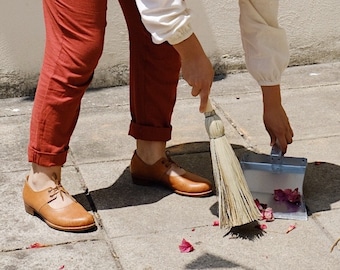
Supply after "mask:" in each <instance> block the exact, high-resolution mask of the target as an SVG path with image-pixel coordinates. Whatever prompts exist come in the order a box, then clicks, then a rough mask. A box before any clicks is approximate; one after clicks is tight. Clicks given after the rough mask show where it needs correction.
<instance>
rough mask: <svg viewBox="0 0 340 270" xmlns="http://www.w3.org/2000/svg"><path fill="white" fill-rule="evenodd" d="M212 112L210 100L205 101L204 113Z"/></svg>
mask: <svg viewBox="0 0 340 270" xmlns="http://www.w3.org/2000/svg"><path fill="white" fill-rule="evenodd" d="M213 110H214V108H213V106H212V105H211V102H210V98H208V101H207V107H206V108H205V112H206V113H207V112H212V111H213Z"/></svg>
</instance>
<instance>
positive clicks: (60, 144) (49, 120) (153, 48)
mask: <svg viewBox="0 0 340 270" xmlns="http://www.w3.org/2000/svg"><path fill="white" fill-rule="evenodd" d="M119 2H120V4H121V7H122V10H123V13H124V16H125V19H126V22H127V26H128V31H129V39H130V110H131V117H132V120H131V124H130V130H129V134H130V135H131V136H133V137H134V138H136V139H142V140H150V141H167V140H170V138H171V124H170V122H171V116H172V112H173V107H174V104H175V100H176V88H177V83H178V77H179V70H180V58H179V55H178V54H177V52H176V51H175V50H174V49H173V47H172V46H171V45H169V44H168V43H166V42H165V43H163V44H160V45H155V44H154V43H153V42H152V40H151V36H150V34H149V32H147V31H146V29H145V28H144V25H143V24H142V22H141V18H140V14H139V12H138V10H137V7H136V4H135V1H134V0H120V1H119ZM43 9H44V19H45V28H46V44H45V53H44V60H43V65H42V69H41V73H40V77H39V82H38V87H37V91H36V95H35V100H34V106H33V111H32V117H31V126H30V141H29V145H28V160H29V162H34V163H37V164H39V165H42V166H61V165H63V164H64V163H65V162H66V157H67V151H68V148H69V142H70V138H71V135H72V132H73V130H74V128H75V125H76V122H77V119H78V116H79V111H80V104H81V99H82V97H83V95H84V92H85V90H86V89H87V87H88V86H89V84H90V82H91V79H92V77H93V73H94V70H95V68H96V66H97V64H98V61H99V58H100V56H101V54H102V51H103V43H104V34H105V26H106V9H107V0H44V1H43Z"/></svg>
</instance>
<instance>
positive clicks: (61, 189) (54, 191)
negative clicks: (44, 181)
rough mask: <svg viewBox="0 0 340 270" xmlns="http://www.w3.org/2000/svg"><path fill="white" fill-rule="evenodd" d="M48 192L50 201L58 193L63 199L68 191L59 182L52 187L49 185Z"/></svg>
mask: <svg viewBox="0 0 340 270" xmlns="http://www.w3.org/2000/svg"><path fill="white" fill-rule="evenodd" d="M48 193H49V194H50V198H51V201H53V200H55V199H56V198H57V194H58V193H59V194H60V197H61V199H62V200H64V195H63V194H65V195H69V193H68V192H67V191H66V190H65V189H64V187H63V186H62V185H61V184H60V183H59V184H58V185H56V186H55V187H54V188H52V187H50V188H49V189H48Z"/></svg>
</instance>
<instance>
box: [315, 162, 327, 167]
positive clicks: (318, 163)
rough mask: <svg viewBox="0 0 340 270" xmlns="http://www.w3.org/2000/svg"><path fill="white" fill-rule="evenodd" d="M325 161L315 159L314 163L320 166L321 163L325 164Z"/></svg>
mask: <svg viewBox="0 0 340 270" xmlns="http://www.w3.org/2000/svg"><path fill="white" fill-rule="evenodd" d="M324 163H325V162H322V161H315V162H314V164H315V165H316V166H318V165H321V164H324Z"/></svg>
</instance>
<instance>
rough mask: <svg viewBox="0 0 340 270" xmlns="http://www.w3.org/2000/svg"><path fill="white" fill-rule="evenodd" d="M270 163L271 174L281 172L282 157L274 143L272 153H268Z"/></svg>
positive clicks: (277, 145)
mask: <svg viewBox="0 0 340 270" xmlns="http://www.w3.org/2000/svg"><path fill="white" fill-rule="evenodd" d="M270 162H271V164H272V171H273V172H277V173H279V172H281V171H282V162H283V156H282V151H281V148H280V146H279V144H278V143H275V144H274V145H273V147H272V151H271V153H270Z"/></svg>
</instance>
